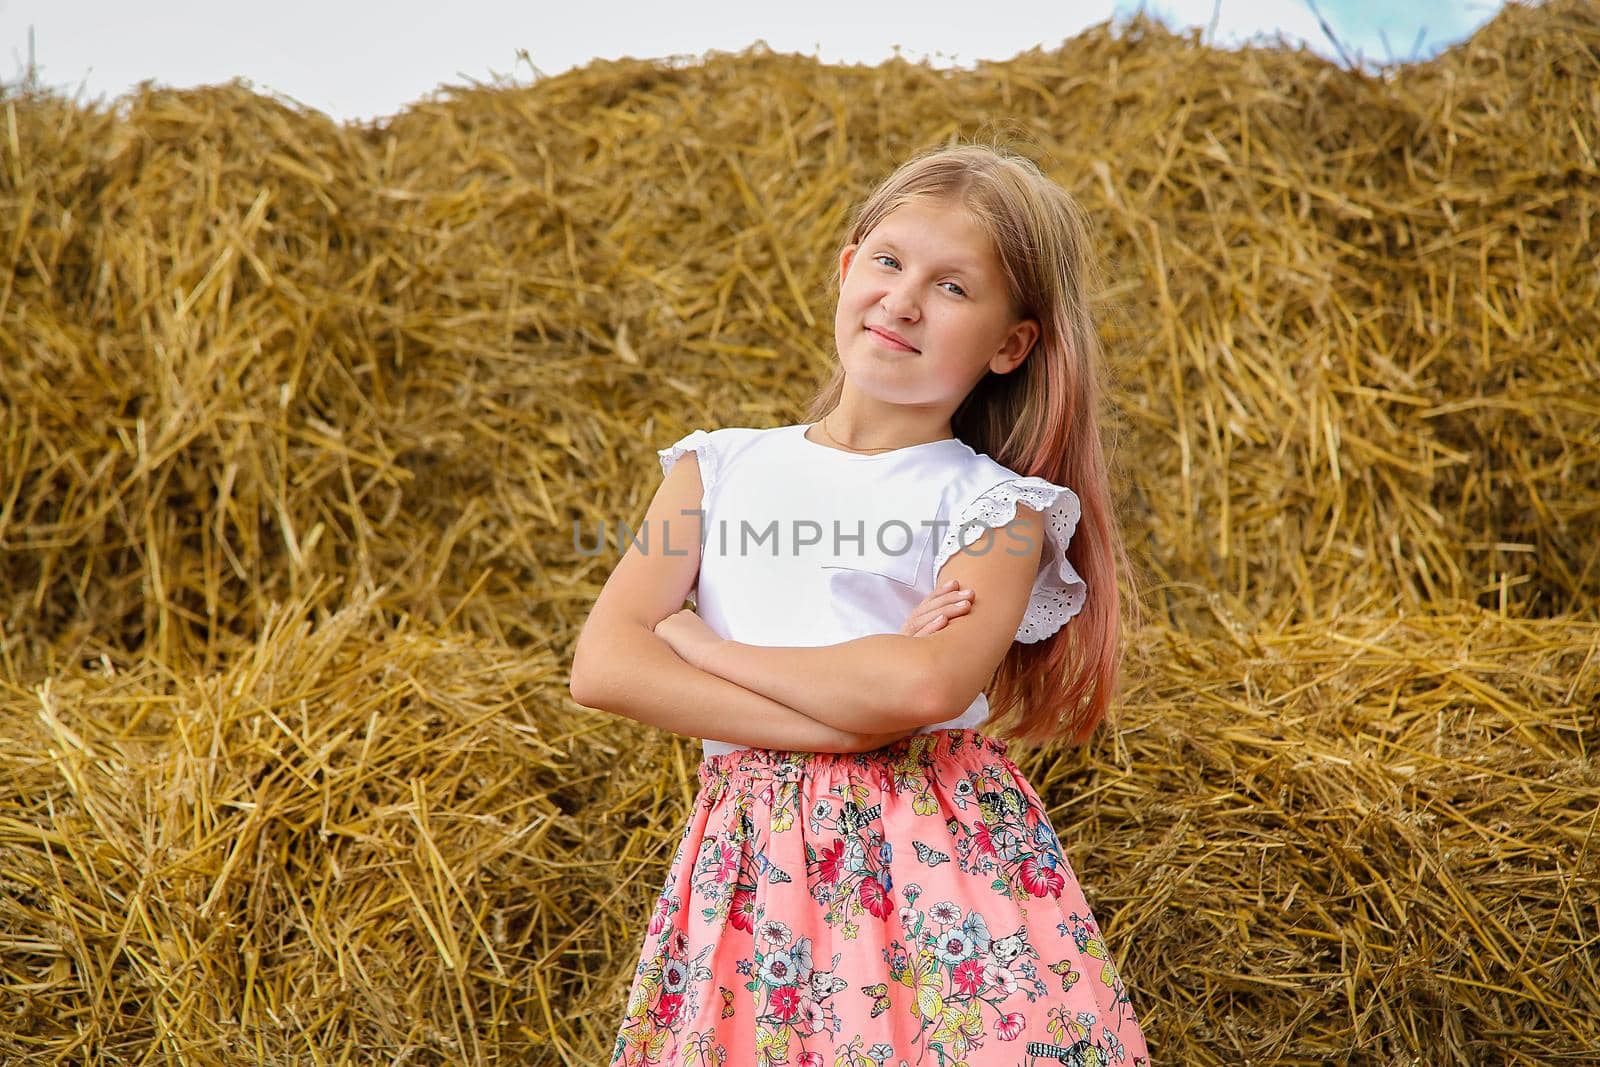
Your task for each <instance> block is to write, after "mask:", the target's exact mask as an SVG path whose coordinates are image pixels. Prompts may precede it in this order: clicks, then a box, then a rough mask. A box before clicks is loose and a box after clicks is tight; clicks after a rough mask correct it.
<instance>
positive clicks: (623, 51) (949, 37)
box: [0, 0, 1499, 119]
mask: <svg viewBox="0 0 1600 1067" xmlns="http://www.w3.org/2000/svg"><path fill="white" fill-rule="evenodd" d="M1312 2H1315V4H1316V8H1317V10H1319V11H1321V13H1322V15H1323V17H1324V18H1325V19H1327V21H1328V22H1329V24H1330V25H1331V26H1332V28H1333V31H1334V33H1335V34H1336V35H1337V36H1338V38H1339V40H1340V41H1341V42H1342V43H1343V44H1344V46H1345V48H1346V50H1347V51H1348V52H1350V53H1351V54H1352V55H1355V54H1357V53H1359V54H1361V55H1363V56H1365V57H1366V58H1367V59H1368V60H1372V61H1376V62H1383V61H1385V60H1387V59H1389V58H1391V57H1392V58H1394V59H1403V58H1427V57H1429V56H1431V55H1433V54H1435V53H1437V52H1438V51H1439V49H1440V48H1442V47H1444V46H1446V45H1449V44H1454V43H1456V42H1457V41H1459V40H1461V39H1463V38H1465V37H1467V36H1469V35H1470V34H1471V32H1472V31H1473V30H1474V29H1475V28H1477V27H1478V26H1479V25H1481V24H1482V23H1483V22H1485V21H1487V19H1488V18H1489V17H1491V16H1492V15H1493V14H1494V12H1495V11H1496V10H1498V6H1499V5H1498V3H1494V2H1489V0H1480V2H1473V0H1455V2H1451V0H1408V2H1405V3H1401V2H1399V0H1388V2H1375V0H1312ZM1140 6H1143V7H1144V9H1145V10H1146V11H1147V12H1149V13H1151V14H1154V15H1157V16H1159V17H1160V18H1161V19H1162V21H1164V22H1165V23H1166V24H1167V25H1169V26H1171V27H1173V28H1174V29H1177V28H1179V27H1181V26H1200V27H1208V26H1210V25H1211V24H1212V22H1213V19H1215V27H1214V29H1213V31H1212V33H1211V36H1210V38H1209V39H1210V40H1212V41H1213V42H1214V43H1217V44H1220V45H1228V44H1236V43H1238V42H1240V41H1242V40H1245V39H1248V38H1250V37H1253V36H1255V35H1257V34H1268V35H1270V34H1272V33H1273V32H1274V31H1282V33H1283V34H1284V36H1285V37H1287V38H1289V39H1291V40H1298V41H1303V42H1305V43H1306V44H1307V45H1308V46H1309V47H1310V48H1312V49H1313V50H1315V51H1317V52H1318V53H1320V54H1322V55H1326V56H1328V57H1329V58H1331V59H1337V55H1336V53H1335V52H1334V49H1333V46H1332V45H1331V44H1330V43H1329V41H1328V38H1327V35H1326V34H1324V33H1323V31H1322V30H1321V28H1320V27H1319V26H1318V24H1317V20H1316V17H1315V15H1314V14H1313V12H1312V8H1311V3H1310V2H1307V0H1279V2H1268V0H1148V2H1144V3H1142V4H1141V3H1140V2H1138V0H1080V2H1073V0H1033V2H1026V0H982V2H974V0H961V2H954V0H919V2H917V3H905V2H902V0H809V2H806V3H799V4H785V5H771V6H768V5H764V4H760V3H753V2H751V0H743V2H711V0H675V2H660V0H657V2H653V3H639V2H636V0H635V2H628V3H611V4H602V3H593V2H590V3H586V4H585V3H566V4H552V3H548V2H533V0H525V2H522V3H515V2H512V0H458V2H454V3H447V2H445V0H431V2H427V3H423V2H420V0H384V2H381V3H380V2H377V0H350V2H343V3H342V2H340V0H320V2H310V0H275V2H273V3H270V4H248V5H246V4H236V3H228V2H227V0H205V2H202V0H146V2H144V3H127V2H125V0H124V2H117V3H113V2H109V0H0V49H3V52H0V80H3V81H6V82H15V81H17V80H18V79H19V78H21V77H22V75H23V72H24V71H25V70H26V68H27V64H28V57H29V52H28V39H29V38H28V34H29V28H30V27H32V30H33V60H34V62H35V64H36V69H37V74H38V78H39V80H40V81H42V82H44V83H45V84H48V85H51V86H55V87H57V88H60V89H63V90H65V91H66V92H68V93H69V94H75V93H81V94H82V96H83V97H84V98H85V99H95V98H111V97H115V96H118V95H121V94H122V93H124V92H126V91H127V90H128V89H129V88H131V87H133V86H134V85H135V84H136V83H138V82H139V81H141V80H143V79H146V78H152V79H154V80H156V81H157V82H159V83H160V84H163V85H173V86H191V85H205V84H212V83H216V82H225V81H228V80H230V79H231V78H234V77H241V78H245V79H247V80H248V81H249V82H250V83H251V84H252V85H253V86H254V87H255V88H256V89H257V90H258V91H261V92H274V93H278V94H281V95H283V96H287V97H290V98H292V99H293V100H295V101H298V102H300V103H302V104H305V105H308V106H311V107H315V108H317V109H319V110H321V111H324V112H326V113H327V114H329V115H332V116H333V117H335V118H338V119H353V118H363V119H368V118H373V117H377V116H382V115H391V114H393V113H395V112H397V111H400V110H402V109H403V108H404V107H405V106H406V105H407V104H409V103H412V102H414V101H416V100H419V99H421V98H423V97H424V96H426V95H427V94H428V93H429V92H430V91H432V90H433V89H435V88H436V87H437V86H439V85H440V84H453V85H465V84H470V83H471V82H474V81H477V82H489V81H493V80H495V79H496V76H497V75H498V76H509V77H511V78H514V79H515V80H516V81H517V82H518V83H521V84H526V83H527V82H530V81H532V80H534V78H535V77H536V73H535V71H534V69H533V68H534V67H536V68H538V72H539V73H542V74H556V73H559V72H561V71H564V70H568V69H571V68H572V67H575V66H582V65H583V64H585V63H587V62H589V61H590V60H591V59H593V58H595V57H604V58H611V59H615V58H621V57H624V56H633V57H636V58H641V59H642V58H647V57H649V58H654V57H664V56H669V55H691V56H700V55H702V54H703V53H705V52H706V51H707V50H711V49H716V50H719V51H738V50H740V49H743V48H746V47H748V46H749V45H750V44H752V43H754V42H755V41H756V40H758V39H759V40H764V41H766V43H767V45H768V46H769V47H770V48H772V49H773V50H774V51H777V52H798V53H802V54H805V55H812V56H816V57H817V58H819V59H821V60H823V61H825V62H829V63H869V64H870V63H878V62H880V61H882V60H883V59H886V58H888V57H889V56H891V55H892V54H894V51H895V48H896V46H897V45H898V46H899V48H900V54H901V55H903V56H905V57H906V58H907V59H910V60H914V61H915V60H920V59H924V58H926V59H927V60H928V61H929V62H930V63H932V64H933V65H935V66H941V67H943V66H962V67H966V66H970V65H971V64H972V63H974V62H975V61H977V60H979V59H1007V58H1010V57H1011V56H1014V55H1016V54H1017V53H1019V52H1024V51H1027V50H1028V49H1029V48H1032V47H1035V46H1042V47H1044V48H1046V49H1054V48H1056V47H1059V46H1060V44H1061V42H1062V41H1063V40H1064V39H1066V38H1069V37H1072V36H1074V35H1076V34H1077V33H1078V32H1080V31H1081V30H1082V29H1083V28H1084V27H1086V26H1089V25H1092V24H1094V23H1097V22H1102V21H1104V20H1105V19H1107V18H1111V17H1113V16H1123V15H1126V14H1127V13H1128V12H1131V11H1134V10H1137V9H1138V8H1139V7H1140ZM1419 34H1420V35H1421V37H1422V43H1421V45H1420V46H1418V45H1417V41H1418V37H1419ZM1385 37H1386V38H1387V47H1386V46H1385V43H1384V38H1385ZM520 51H526V53H527V58H526V59H520V58H519V56H518V53H519V52H520ZM530 63H531V66H530Z"/></svg>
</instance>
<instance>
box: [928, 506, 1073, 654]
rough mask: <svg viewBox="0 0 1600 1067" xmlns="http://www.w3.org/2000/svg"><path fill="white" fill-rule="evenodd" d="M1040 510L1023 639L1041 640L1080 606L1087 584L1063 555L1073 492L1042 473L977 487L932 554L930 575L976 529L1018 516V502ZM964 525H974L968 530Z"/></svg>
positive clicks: (970, 539) (999, 524)
mask: <svg viewBox="0 0 1600 1067" xmlns="http://www.w3.org/2000/svg"><path fill="white" fill-rule="evenodd" d="M1018 504H1022V505H1023V506H1025V507H1029V508H1033V509H1034V510H1036V511H1042V512H1044V527H1045V545H1044V551H1043V552H1041V553H1040V556H1039V573H1038V575H1037V576H1036V577H1035V578H1034V580H1033V592H1032V593H1031V594H1030V595H1029V597H1028V608H1027V610H1026V611H1025V612H1023V615H1022V624H1021V625H1020V626H1018V627H1017V636H1016V639H1017V640H1018V641H1021V642H1022V643H1023V644H1025V645H1026V644H1033V643H1034V642H1036V641H1043V640H1044V639H1045V638H1047V637H1049V636H1050V635H1051V634H1054V633H1055V632H1056V631H1057V630H1059V629H1061V627H1063V626H1065V625H1066V623H1067V620H1069V619H1071V618H1072V617H1073V616H1074V615H1076V614H1078V612H1080V611H1082V610H1083V603H1084V600H1085V599H1087V597H1088V594H1089V588H1088V586H1087V585H1085V584H1084V581H1083V579H1082V578H1080V577H1078V572H1077V571H1076V570H1075V569H1073V566H1072V564H1071V562H1069V561H1068V560H1067V545H1068V544H1069V543H1070V542H1071V541H1072V533H1073V531H1074V530H1076V529H1077V527H1078V518H1079V517H1080V516H1081V515H1082V513H1083V512H1082V508H1081V506H1080V504H1079V502H1078V494H1077V493H1074V492H1073V491H1072V490H1071V489H1068V488H1067V487H1066V486H1064V485H1056V484H1054V483H1053V482H1048V481H1045V480H1044V479H1043V478H1035V477H1028V478H1008V479H1006V480H1005V481H1003V482H1000V483H999V484H997V485H992V486H990V487H989V488H988V489H985V490H984V491H983V492H981V493H979V494H978V495H977V496H976V497H975V498H974V499H973V500H971V501H970V502H969V503H968V504H967V505H966V506H965V507H963V508H962V509H961V511H960V513H959V514H958V515H957V516H956V518H955V520H954V521H953V522H952V523H951V525H950V529H949V530H948V531H946V533H945V535H944V539H943V541H942V542H941V544H940V545H939V552H938V554H937V555H936V556H935V557H934V561H933V574H934V580H935V581H937V580H938V576H939V571H940V570H941V569H942V568H943V567H944V565H945V562H946V561H947V560H948V559H949V558H950V557H951V556H953V555H955V554H956V553H957V552H958V551H960V550H961V549H962V548H963V547H965V546H967V545H970V544H972V543H973V542H974V541H976V540H978V539H979V537H981V536H982V534H981V533H977V532H976V531H978V530H981V529H991V530H999V529H1003V528H1004V527H1005V526H1006V524H1007V523H1009V522H1011V520H1013V519H1015V518H1016V516H1017V505H1018ZM968 531H973V532H971V533H969V532H968Z"/></svg>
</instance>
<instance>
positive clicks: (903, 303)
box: [878, 286, 917, 319]
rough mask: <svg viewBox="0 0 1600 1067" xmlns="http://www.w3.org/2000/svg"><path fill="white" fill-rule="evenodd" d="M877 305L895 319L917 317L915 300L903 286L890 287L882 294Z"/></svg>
mask: <svg viewBox="0 0 1600 1067" xmlns="http://www.w3.org/2000/svg"><path fill="white" fill-rule="evenodd" d="M878 303H879V305H880V306H881V307H882V308H883V310H884V313H885V314H887V315H889V316H891V317H893V318H897V319H915V318H916V317H917V302H916V300H914V299H912V297H911V294H910V293H909V292H908V291H907V290H906V288H905V287H904V286H896V287H891V288H890V289H888V290H886V291H885V292H884V294H883V299H882V300H880V301H879V302H878Z"/></svg>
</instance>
